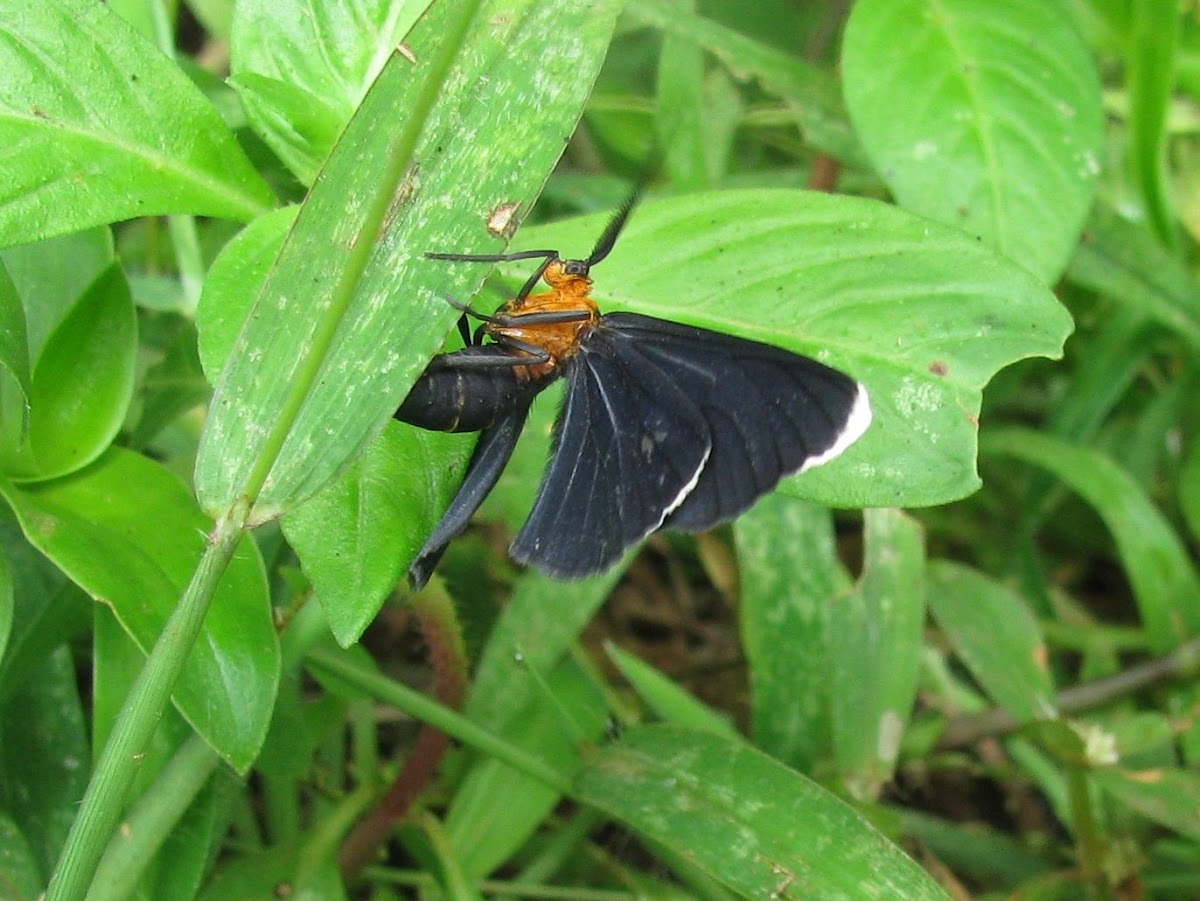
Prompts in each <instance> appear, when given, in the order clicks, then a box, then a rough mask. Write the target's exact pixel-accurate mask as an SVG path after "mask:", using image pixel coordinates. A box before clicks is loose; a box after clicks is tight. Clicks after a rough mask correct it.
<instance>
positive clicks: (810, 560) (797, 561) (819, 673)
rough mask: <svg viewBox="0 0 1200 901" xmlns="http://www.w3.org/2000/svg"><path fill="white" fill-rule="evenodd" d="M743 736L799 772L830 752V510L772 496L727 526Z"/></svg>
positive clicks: (835, 582) (834, 581) (833, 591)
mask: <svg viewBox="0 0 1200 901" xmlns="http://www.w3.org/2000/svg"><path fill="white" fill-rule="evenodd" d="M733 535H734V539H735V541H736V543H737V552H738V571H739V572H740V573H741V580H742V591H741V597H740V600H739V603H738V617H739V622H740V625H741V638H742V647H743V648H744V650H745V652H746V660H747V663H748V665H749V669H750V710H751V723H752V728H751V736H752V738H753V741H754V744H755V745H756V746H757V747H759V748H762V750H764V751H766V752H767V753H768V754H770V755H771V756H772V757H775V758H777V759H778V760H780V761H782V762H783V763H786V764H788V765H790V766H794V767H795V768H796V769H798V770H801V771H805V772H808V771H810V770H811V768H812V766H813V764H814V763H815V762H816V761H817V760H818V759H819V758H821V757H823V756H825V754H826V752H827V751H828V750H829V730H830V724H829V687H828V680H829V666H830V660H829V655H828V651H827V649H826V642H827V640H828V639H827V632H828V612H827V611H828V610H829V607H830V605H831V604H833V603H835V602H836V600H837V599H838V598H839V597H840V596H841V595H844V594H845V593H846V592H848V591H849V590H850V585H851V582H850V577H849V576H848V575H847V574H846V570H845V568H844V567H843V566H842V564H841V562H840V561H839V560H838V556H837V548H836V546H835V544H834V533H833V518H832V516H831V515H830V513H829V511H828V510H826V509H824V508H822V507H817V506H815V505H813V504H809V503H806V502H805V501H801V500H798V499H796V498H791V497H786V496H785V495H783V494H782V493H779V492H774V493H772V494H768V495H767V496H766V497H764V498H763V499H762V500H760V501H759V502H758V503H757V504H756V505H755V506H754V508H753V509H752V510H750V511H749V512H748V513H746V514H745V515H744V516H742V517H741V518H740V519H738V521H737V522H736V523H735V524H734V527H733Z"/></svg>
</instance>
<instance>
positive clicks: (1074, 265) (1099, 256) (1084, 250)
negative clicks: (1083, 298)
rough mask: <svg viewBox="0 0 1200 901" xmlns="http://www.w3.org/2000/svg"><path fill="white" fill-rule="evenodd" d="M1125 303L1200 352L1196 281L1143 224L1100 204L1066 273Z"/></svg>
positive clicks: (1073, 278)
mask: <svg viewBox="0 0 1200 901" xmlns="http://www.w3.org/2000/svg"><path fill="white" fill-rule="evenodd" d="M1067 274H1068V275H1069V276H1070V278H1071V280H1072V281H1074V282H1076V283H1078V284H1081V285H1085V286H1087V287H1088V288H1091V289H1092V290H1093V291H1096V292H1098V293H1099V294H1101V295H1103V296H1104V297H1107V298H1111V299H1112V301H1113V302H1115V303H1118V304H1120V305H1121V306H1123V307H1125V308H1127V309H1129V310H1132V311H1135V312H1137V313H1140V314H1142V315H1145V316H1148V317H1150V318H1151V319H1153V320H1155V321H1156V322H1157V323H1158V324H1159V325H1161V326H1164V327H1165V328H1167V329H1169V330H1171V331H1172V332H1174V333H1175V334H1176V335H1178V336H1179V337H1180V338H1181V339H1183V340H1184V341H1186V342H1188V344H1189V345H1190V346H1191V348H1192V350H1193V352H1195V351H1197V350H1200V313H1197V310H1196V302H1195V291H1196V282H1195V279H1194V278H1193V276H1192V273H1191V272H1190V271H1189V270H1188V267H1187V264H1186V263H1184V262H1183V261H1182V260H1181V259H1179V258H1178V257H1177V256H1175V255H1174V254H1171V253H1168V252H1167V251H1166V250H1164V249H1163V247H1162V246H1161V245H1160V244H1159V243H1158V241H1157V240H1156V239H1155V238H1154V236H1153V235H1151V234H1150V232H1149V230H1148V229H1147V228H1146V226H1145V225H1144V224H1139V223H1135V222H1131V221H1129V220H1128V219H1126V218H1124V217H1122V216H1120V215H1119V214H1118V213H1117V212H1116V211H1115V210H1113V209H1111V208H1109V207H1106V206H1103V205H1101V206H1100V207H1099V208H1098V209H1097V210H1096V212H1095V214H1094V215H1093V216H1092V219H1091V221H1090V222H1089V223H1088V230H1087V238H1086V240H1084V241H1082V242H1081V243H1080V244H1079V247H1078V249H1077V250H1076V252H1075V258H1074V259H1073V260H1072V261H1071V267H1070V270H1069V271H1068V273H1067Z"/></svg>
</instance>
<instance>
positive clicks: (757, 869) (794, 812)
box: [572, 726, 946, 901]
mask: <svg viewBox="0 0 1200 901" xmlns="http://www.w3.org/2000/svg"><path fill="white" fill-rule="evenodd" d="M572 794H573V796H574V797H575V799H576V800H578V801H581V802H583V803H586V804H590V805H592V806H593V807H596V808H598V809H600V810H602V811H604V812H605V813H607V814H608V815H610V816H612V817H614V818H615V819H617V820H619V821H621V822H623V823H625V824H626V825H628V826H630V827H632V828H633V829H635V830H636V831H637V832H638V833H640V834H641V835H643V836H645V837H646V838H648V839H650V840H652V841H654V842H656V843H658V844H661V845H663V846H665V847H667V848H670V849H672V850H673V851H675V852H676V853H678V854H680V855H681V856H682V857H684V858H685V859H686V860H688V861H690V862H691V863H693V864H694V865H696V866H697V867H699V868H700V869H701V870H702V871H703V872H704V873H706V874H708V875H709V876H712V877H713V878H715V879H717V880H719V881H720V882H722V883H724V884H725V885H726V886H728V887H729V888H731V889H733V890H734V891H736V892H738V893H739V894H740V895H741V896H743V897H746V898H785V897H805V898H822V899H837V898H846V899H861V898H905V899H910V901H915V899H919V898H930V899H932V898H939V899H940V898H945V897H946V895H945V894H944V893H943V892H942V891H941V890H940V889H939V888H938V887H937V885H936V883H934V881H933V880H932V879H931V878H930V877H929V876H928V875H927V874H926V873H925V872H924V871H923V870H922V869H921V868H920V867H919V866H918V865H917V864H916V862H914V861H913V860H912V859H911V858H909V857H907V856H906V855H905V854H904V853H903V852H902V851H901V850H900V849H899V848H897V847H896V846H895V845H893V844H892V843H891V842H889V841H888V840H887V839H885V838H884V837H883V836H882V835H881V834H879V833H878V832H876V831H875V829H874V828H873V827H872V826H871V825H870V824H869V823H867V821H866V820H864V819H862V818H861V817H860V816H859V815H858V814H857V813H855V812H854V810H853V809H852V808H851V807H850V806H849V805H847V804H846V803H845V802H844V801H842V800H840V799H838V798H837V797H835V796H834V795H832V794H830V793H829V792H827V791H825V790H824V789H822V788H820V787H819V786H817V785H816V784H815V783H813V782H810V781H808V780H807V779H805V778H804V777H803V776H801V775H799V774H798V773H796V772H794V771H792V770H789V769H788V768H787V767H785V766H783V765H782V764H780V763H779V762H777V761H775V760H773V759H771V758H770V757H768V756H767V755H765V754H763V753H762V752H761V751H757V750H755V749H754V748H752V747H750V746H749V745H747V744H745V743H743V742H741V741H739V740H736V739H730V738H727V737H724V736H719V735H714V734H713V733H711V732H705V731H698V730H694V729H682V728H679V727H676V726H647V727H642V728H638V729H633V730H630V731H629V732H627V733H626V734H625V735H624V736H623V737H622V738H621V740H620V741H618V742H615V743H613V744H610V745H606V746H604V747H603V748H601V749H599V751H598V752H597V753H596V755H595V756H594V757H592V758H590V759H589V761H588V763H587V765H586V766H585V767H584V769H583V770H582V771H581V772H580V774H579V775H578V777H577V778H576V782H575V791H574V792H573V793H572Z"/></svg>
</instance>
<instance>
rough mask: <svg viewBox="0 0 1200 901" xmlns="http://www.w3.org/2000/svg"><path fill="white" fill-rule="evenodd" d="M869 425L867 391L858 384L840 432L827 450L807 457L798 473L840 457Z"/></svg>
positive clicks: (869, 407) (869, 411)
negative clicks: (848, 413)
mask: <svg viewBox="0 0 1200 901" xmlns="http://www.w3.org/2000/svg"><path fill="white" fill-rule="evenodd" d="M870 425H871V401H870V398H868V397H867V389H866V388H865V387H863V384H862V383H861V382H859V384H858V391H857V393H855V395H854V403H853V405H852V406H851V407H850V415H849V416H847V417H846V424H845V425H844V426H842V431H841V432H840V433H839V434H838V436H837V438H835V439H834V442H833V444H831V445H830V446H829V447H828V449H826V450H825V451H823V452H821V453H819V454H817V455H816V456H815V457H809V458H808V459H807V460H805V461H804V465H803V466H801V467H800V472H805V471H806V470H809V469H812V468H813V467H814V466H820V465H821V464H823V463H828V462H829V461H830V460H832V459H834V458H835V457H840V456H841V455H842V453H843V452H844V451H845V450H846V448H848V447H849V446H850V445H852V444H853V443H854V442H855V441H857V440H858V439H859V438H861V437H862V436H863V433H864V432H866V430H867V427H868V426H870Z"/></svg>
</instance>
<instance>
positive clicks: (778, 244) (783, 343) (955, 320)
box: [447, 190, 1072, 507]
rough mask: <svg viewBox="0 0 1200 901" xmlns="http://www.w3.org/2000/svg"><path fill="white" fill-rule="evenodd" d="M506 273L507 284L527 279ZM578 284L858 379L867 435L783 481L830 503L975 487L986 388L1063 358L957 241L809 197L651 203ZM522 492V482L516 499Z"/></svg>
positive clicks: (572, 248) (1018, 297)
mask: <svg viewBox="0 0 1200 901" xmlns="http://www.w3.org/2000/svg"><path fill="white" fill-rule="evenodd" d="M606 220H607V216H603V215H601V216H584V217H579V218H575V219H570V220H566V221H563V222H558V223H552V224H549V225H539V226H536V227H531V228H525V229H522V230H521V231H520V232H519V233H518V234H517V237H516V240H515V241H514V244H513V249H514V250H524V249H528V248H533V247H545V248H556V249H558V250H559V251H560V252H561V253H562V254H563V256H564V257H566V258H571V257H576V258H582V257H584V256H586V255H587V253H588V252H589V250H590V249H591V246H592V244H593V243H594V242H595V240H596V236H597V235H598V234H599V233H600V232H601V231H602V230H603V228H604V225H605V222H606ZM447 265H448V266H451V267H454V268H455V269H459V270H461V269H464V268H473V267H472V266H471V264H468V263H449V264H447ZM502 268H503V271H504V273H505V276H506V278H507V277H510V276H511V278H512V282H513V283H515V284H518V285H519V284H520V282H522V281H524V279H525V278H526V277H527V275H528V273H529V271H530V267H529V266H528V265H527V264H526V265H522V264H519V263H517V264H512V265H510V266H509V265H506V266H504V267H502ZM591 274H592V278H593V279H595V290H594V292H593V293H594V296H595V297H596V300H597V302H598V303H599V305H600V309H601V312H604V313H608V312H614V311H617V310H633V311H636V312H638V313H644V314H647V315H650V316H657V317H659V318H662V319H669V320H674V321H677V322H686V323H689V324H692V325H698V326H702V327H704V328H709V329H713V330H715V331H719V332H725V333H728V334H732V335H738V336H741V337H744V338H750V339H752V340H755V341H763V342H766V343H768V344H775V345H778V346H780V347H784V348H787V349H788V350H793V351H796V352H798V353H802V354H805V355H806V356H810V357H813V358H815V359H817V360H820V361H821V362H823V363H827V364H829V365H831V366H834V367H836V368H839V369H843V370H844V371H846V372H847V373H849V374H850V375H852V376H854V377H855V378H857V379H858V380H859V381H861V382H862V383H863V384H864V385H865V386H866V388H867V391H868V392H869V394H870V397H871V409H872V411H873V413H874V421H873V422H872V424H871V426H870V428H869V429H868V430H867V433H866V435H864V436H863V438H862V439H861V440H860V441H858V442H857V443H856V444H855V445H854V446H852V447H851V448H850V449H849V450H847V451H846V452H845V453H844V454H843V455H842V456H840V457H838V458H837V459H836V460H833V461H832V462H830V463H827V464H825V465H823V466H818V467H816V468H814V469H811V470H809V471H808V472H805V473H803V474H801V475H799V476H796V477H794V478H792V479H789V480H787V481H785V482H784V484H783V490H784V491H787V492H789V493H793V494H796V495H798V496H803V497H806V498H809V499H811V500H815V501H818V502H820V503H823V504H827V505H829V506H840V507H862V506H889V505H895V504H903V505H905V506H924V505H929V504H937V503H945V502H947V501H950V500H955V499H957V498H960V497H963V496H965V495H967V494H970V493H971V492H972V491H974V490H976V488H978V486H979V478H978V476H977V475H976V473H975V455H976V436H977V432H978V423H977V420H978V417H979V409H980V400H981V392H982V388H983V386H984V385H986V384H987V382H988V381H989V380H990V379H991V378H992V376H993V375H994V374H995V373H996V371H997V370H999V369H1000V368H1002V367H1004V366H1008V365H1009V364H1011V363H1015V362H1016V361H1018V360H1021V359H1024V358H1026V357H1031V356H1047V357H1057V356H1059V355H1060V354H1061V353H1062V344H1063V341H1064V340H1065V339H1066V336H1067V335H1068V334H1070V332H1071V328H1072V322H1071V318H1070V316H1069V315H1068V313H1067V311H1066V310H1065V309H1064V308H1063V307H1062V305H1061V304H1059V302H1058V301H1057V300H1056V299H1055V298H1054V296H1053V295H1052V294H1051V293H1050V292H1049V291H1048V290H1047V289H1046V288H1045V287H1044V286H1042V285H1040V284H1039V283H1038V281H1037V280H1036V279H1035V278H1033V277H1032V276H1031V275H1030V274H1029V273H1028V272H1026V271H1025V270H1024V269H1022V268H1021V267H1019V266H1016V265H1015V264H1013V263H1011V262H1009V261H1007V260H1005V259H1003V258H1002V257H999V256H997V255H996V254H995V253H993V252H992V251H990V250H988V249H987V248H986V247H983V246H981V245H980V243H979V242H978V241H976V240H974V239H972V238H970V237H968V236H967V235H964V234H963V233H962V232H959V231H957V230H954V229H949V228H946V227H944V226H939V225H937V224H936V223H932V222H930V221H928V220H927V219H921V218H918V217H916V216H913V215H911V214H909V213H906V212H904V211H903V210H899V209H897V208H896V207H893V206H889V205H887V204H883V203H878V202H876V201H871V200H863V199H861V198H854V197H844V196H831V195H828V194H819V193H816V192H807V191H793V190H730V191H718V192H702V193H697V194H688V195H683V196H679V197H670V198H664V199H662V200H648V201H646V202H645V203H643V204H642V205H640V206H639V207H638V208H637V209H636V210H635V211H634V214H633V216H632V218H631V219H630V220H629V224H628V226H627V227H626V228H625V230H624V231H623V232H622V234H621V237H620V240H619V241H617V245H616V247H615V249H614V250H613V252H612V254H611V255H610V256H609V257H608V258H607V259H606V260H605V261H604V262H603V264H601V265H598V266H596V267H595V269H594V270H593V271H592V273H591ZM481 306H482V305H481ZM534 412H535V415H534V416H533V417H532V418H531V420H530V424H529V426H527V427H526V430H525V432H526V440H527V441H535V442H547V441H548V436H549V434H550V422H551V420H552V417H553V413H554V409H553V405H551V404H539V405H535V411H534ZM523 453H524V452H523V451H522V450H520V449H519V450H518V454H519V455H521V454H523ZM539 454H540V458H541V460H545V450H544V447H543V449H542V450H540V451H538V452H532V453H529V454H528V455H527V456H528V459H530V460H537V459H538V457H539ZM533 488H534V485H533V484H532V480H526V483H525V487H524V490H525V491H526V492H528V493H529V494H530V495H532V491H533Z"/></svg>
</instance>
